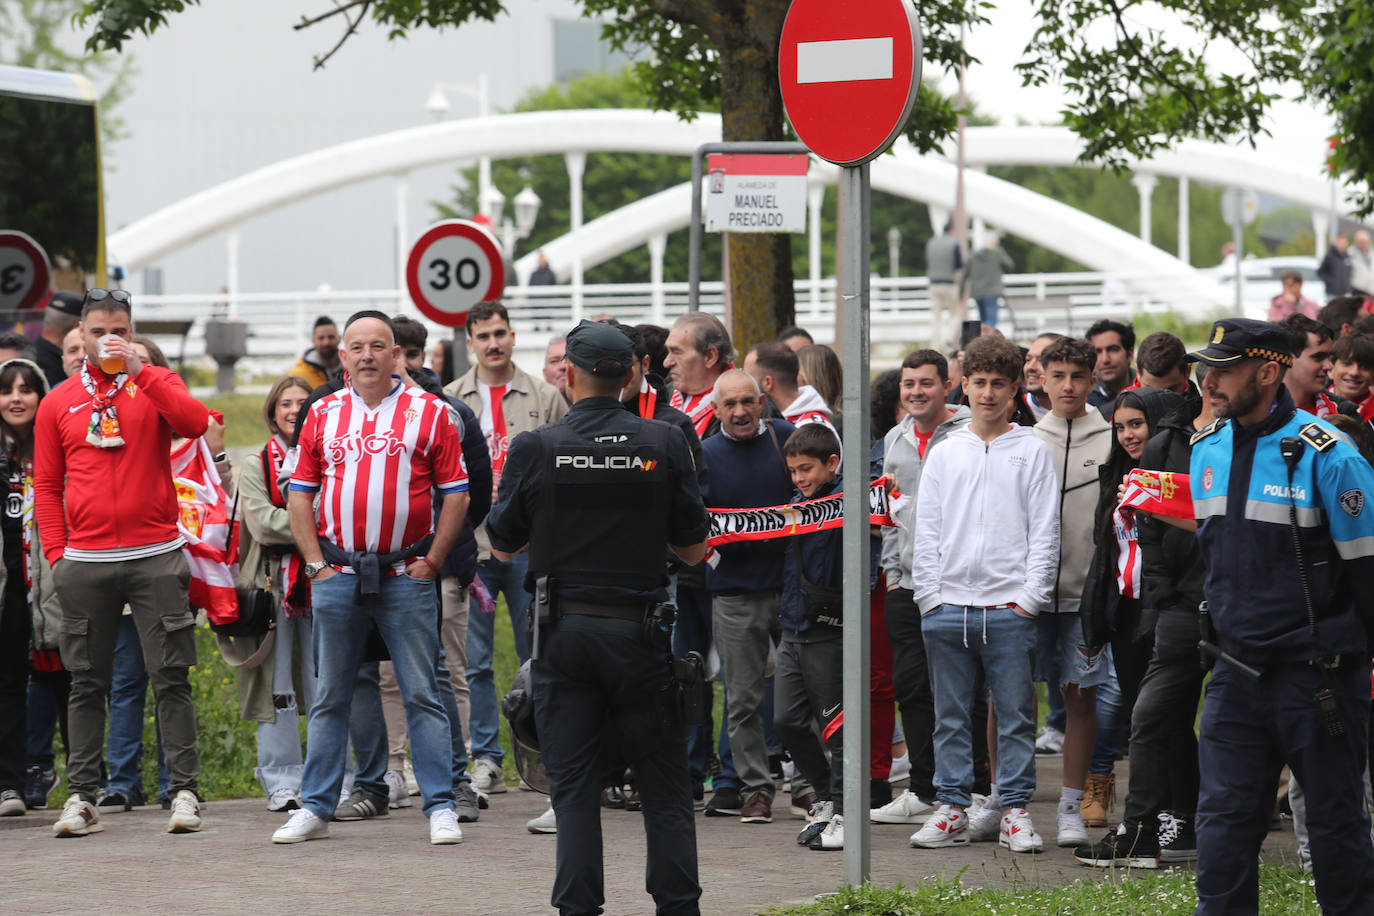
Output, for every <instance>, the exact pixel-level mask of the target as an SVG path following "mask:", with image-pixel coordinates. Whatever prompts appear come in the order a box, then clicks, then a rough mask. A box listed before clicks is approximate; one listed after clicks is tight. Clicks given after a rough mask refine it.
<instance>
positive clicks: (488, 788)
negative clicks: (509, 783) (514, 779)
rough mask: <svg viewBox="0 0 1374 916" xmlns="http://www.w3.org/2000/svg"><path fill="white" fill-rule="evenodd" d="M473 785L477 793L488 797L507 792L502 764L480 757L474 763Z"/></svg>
mask: <svg viewBox="0 0 1374 916" xmlns="http://www.w3.org/2000/svg"><path fill="white" fill-rule="evenodd" d="M472 784H473V785H474V786H476V787H477V791H479V792H485V793H487V794H488V795H495V794H496V793H498V792H504V791H506V775H505V773H503V772H502V771H501V764H499V763H497V762H496V761H495V760H488V759H487V758H486V757H478V758H477V759H476V760H474V761H473V762H472Z"/></svg>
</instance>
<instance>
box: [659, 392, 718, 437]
mask: <svg viewBox="0 0 1374 916" xmlns="http://www.w3.org/2000/svg"><path fill="white" fill-rule="evenodd" d="M712 394H713V392H712V391H710V390H707V391H703V392H702V393H701V394H693V395H684V394H683V393H682V389H680V388H674V389H673V396H672V397H671V398H669V399H668V403H669V404H671V405H672V406H674V407H676V408H677V409H678V410H680V411H682V412H683V413H685V414H686V415H687V418H688V419H689V420H691V421H692V425H693V426H695V427H696V430H697V437H698V438H704V437H705V435H706V428H707V427H708V426H710V425H711V421H712V420H713V419H715V416H716V404H715V401H713V400H711V396H712Z"/></svg>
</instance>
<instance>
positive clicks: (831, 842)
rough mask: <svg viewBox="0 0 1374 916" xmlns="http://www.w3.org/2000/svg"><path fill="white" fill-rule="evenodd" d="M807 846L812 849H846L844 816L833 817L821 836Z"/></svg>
mask: <svg viewBox="0 0 1374 916" xmlns="http://www.w3.org/2000/svg"><path fill="white" fill-rule="evenodd" d="M806 845H807V846H808V847H809V848H811V849H821V850H836V849H844V815H843V814H836V815H834V816H832V817H831V818H830V823H828V824H826V825H825V829H824V830H822V831H821V832H820V835H819V836H817V837H816V838H815V839H813V840H812V841H811V842H810V843H807V844H806Z"/></svg>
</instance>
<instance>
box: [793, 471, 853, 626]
mask: <svg viewBox="0 0 1374 916" xmlns="http://www.w3.org/2000/svg"><path fill="white" fill-rule="evenodd" d="M843 492H844V485H843V483H842V482H841V480H840V478H839V477H836V478H835V479H834V480H832V481H831V482H830V483H828V484H826V485H825V486H823V487H821V488H820V489H819V490H817V491H816V495H815V496H810V497H803V496H802V495H801V494H799V493H796V491H795V490H794V491H793V493H795V494H796V499H793V500H792V502H794V503H799V502H802V501H803V500H804V499H821V498H822V497H825V496H836V495H838V494H840V493H843ZM843 538H844V529H843V528H832V529H830V530H829V531H815V532H812V533H811V534H799V535H797V536H795V537H790V538H783V539H781V540H780V541H779V542H778V543H780V544H783V545H785V548H784V552H783V572H782V600H781V601H780V602H779V604H778V616H779V617H781V618H782V628H783V630H785V631H788V632H791V633H805V632H806V631H808V630H810V629H811V628H812V627H811V624H809V623H807V622H806V613H805V608H803V607H802V593H801V574H800V573H799V572H798V570H797V549H796V548H795V547H793V546H792V545H793V544H794V543H796V544H797V545H798V546H799V547H800V548H801V561H802V564H803V566H805V568H806V578H807V579H808V580H810V582H811V584H812V585H819V586H822V587H824V588H841V587H843V585H844V540H843ZM821 629H823V630H824V631H825V633H824V635H825V636H827V637H838V636H839V635H840V630H839V628H838V627H829V626H826V627H822V628H821Z"/></svg>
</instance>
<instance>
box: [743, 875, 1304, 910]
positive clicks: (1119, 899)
mask: <svg viewBox="0 0 1374 916" xmlns="http://www.w3.org/2000/svg"><path fill="white" fill-rule="evenodd" d="M1196 906H1197V893H1196V890H1195V879H1194V877H1193V875H1192V874H1190V873H1188V872H1181V871H1168V872H1164V873H1158V874H1156V873H1141V872H1132V873H1130V874H1129V875H1122V876H1112V877H1108V878H1106V879H1105V880H1102V881H1091V880H1088V881H1076V882H1074V883H1073V884H1069V885H1066V886H1063V887H1047V886H1040V885H1037V884H1034V883H1031V882H1029V881H1026V882H1017V883H1015V884H1013V885H1012V886H1011V887H1007V888H999V889H990V890H971V889H968V888H966V887H964V886H963V884H962V883H961V881H960V879H959V877H954V878H932V879H930V880H927V881H922V882H920V883H919V884H916V885H913V886H912V887H904V886H902V885H900V884H899V885H897V886H896V887H888V888H882V887H874V886H873V885H871V884H866V885H864V886H863V887H861V888H853V887H842V888H840V890H839V891H838V892H837V893H835V894H833V895H830V896H827V897H824V898H822V899H820V900H818V901H816V902H815V903H809V904H805V905H803V906H795V907H783V908H777V909H771V910H768V911H767V914H769V916H975V914H990V916H991V914H1016V916H1034V914H1044V916H1077V914H1082V916H1187V914H1191V913H1192V912H1193V910H1194V908H1195V907H1196ZM1260 912H1262V913H1265V914H1304V916H1306V914H1312V916H1316V914H1317V913H1319V912H1320V909H1319V908H1318V906H1317V902H1316V899H1315V897H1314V896H1313V893H1312V878H1311V876H1309V875H1304V874H1302V873H1301V872H1299V871H1298V870H1297V869H1296V868H1289V867H1286V866H1277V865H1261V866H1260Z"/></svg>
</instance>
